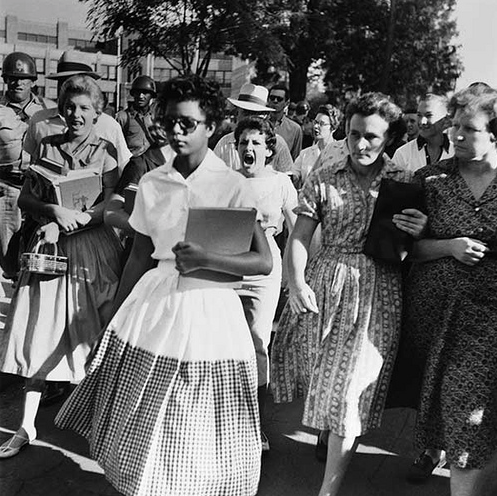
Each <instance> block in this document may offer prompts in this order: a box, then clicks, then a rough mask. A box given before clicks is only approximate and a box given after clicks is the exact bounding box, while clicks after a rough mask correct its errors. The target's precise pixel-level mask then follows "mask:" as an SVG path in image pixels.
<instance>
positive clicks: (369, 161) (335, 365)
mask: <svg viewBox="0 0 497 496" xmlns="http://www.w3.org/2000/svg"><path fill="white" fill-rule="evenodd" d="M400 116H401V111H400V109H399V108H398V107H397V106H396V105H395V104H393V103H392V102H391V101H390V100H389V99H388V97H386V96H385V95H382V94H380V93H368V94H365V95H363V96H362V97H360V98H359V99H358V100H355V101H352V102H351V103H350V104H349V106H348V108H347V113H346V118H347V124H348V129H349V131H348V138H347V139H348V147H349V150H350V152H349V155H348V156H347V157H345V158H344V159H342V160H339V161H337V162H335V163H332V164H329V165H328V166H326V167H322V168H320V169H319V170H317V171H314V172H313V173H311V174H310V176H309V177H308V179H307V181H306V183H305V185H304V188H303V190H302V192H301V195H300V203H299V206H298V207H297V209H296V211H297V213H298V218H297V223H296V226H295V229H294V231H293V233H292V236H291V238H290V240H289V243H288V249H289V252H288V261H289V267H288V270H289V289H290V294H289V301H288V304H287V306H286V307H285V310H284V312H283V315H282V318H281V320H280V325H279V328H278V331H277V333H276V338H275V342H274V345H273V350H272V368H271V377H272V381H273V389H274V395H275V400H276V401H277V402H284V401H291V400H292V399H293V397H294V396H295V395H301V394H305V395H306V401H305V410H304V416H303V423H304V424H305V425H307V426H309V427H314V428H316V429H320V430H323V431H329V435H328V440H327V441H328V452H327V464H326V470H325V475H324V479H323V484H322V487H321V491H320V493H319V495H320V496H325V495H326V496H332V495H335V494H337V491H338V489H339V486H340V483H341V480H342V478H343V475H344V473H345V470H346V467H347V464H348V461H349V459H350V455H351V454H352V453H353V452H354V448H355V445H356V437H357V436H360V435H363V434H365V433H366V432H367V431H368V430H370V429H372V428H374V427H377V426H378V425H379V424H380V421H381V416H382V411H383V405H384V401H385V396H386V391H387V386H388V381H389V378H390V373H391V370H392V366H393V362H394V358H395V352H396V349H397V342H398V336H399V326H400V313H401V285H400V282H401V279H400V270H399V268H398V267H396V266H394V265H391V264H386V263H380V262H376V261H374V260H373V259H372V258H370V257H368V256H366V255H364V254H363V253H362V250H363V245H364V241H365V237H366V233H367V229H368V226H369V223H370V220H371V216H372V213H373V209H374V204H375V199H376V197H377V194H378V188H379V185H380V181H381V179H382V178H390V179H394V180H397V181H403V182H405V181H408V180H409V174H408V173H407V172H405V171H403V170H401V169H399V168H398V167H396V166H395V165H394V164H393V163H392V162H391V161H390V160H389V159H388V157H387V156H386V155H384V153H383V151H384V148H385V146H386V144H387V143H388V142H389V141H390V139H391V138H393V137H394V135H395V131H396V125H397V123H398V119H400V118H401V117H400ZM393 220H394V222H395V224H396V225H397V227H398V228H400V229H402V230H404V231H406V232H408V233H410V234H411V235H413V236H418V235H419V234H420V233H421V232H422V230H423V228H424V226H425V224H426V216H424V215H423V214H422V213H421V212H419V211H417V210H413V209H408V210H404V211H403V212H402V213H399V214H398V215H396V216H395V217H394V219H393ZM318 224H322V231H323V237H322V247H321V249H320V250H319V251H318V252H317V253H316V255H315V256H314V257H313V258H311V260H310V261H309V264H307V256H308V247H309V242H310V240H311V238H312V235H313V233H314V230H315V229H316V227H317V225H318ZM306 265H308V266H307V270H306Z"/></svg>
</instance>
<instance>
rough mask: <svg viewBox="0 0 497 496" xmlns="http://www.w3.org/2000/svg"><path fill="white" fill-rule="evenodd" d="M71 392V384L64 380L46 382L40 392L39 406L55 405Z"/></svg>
mask: <svg viewBox="0 0 497 496" xmlns="http://www.w3.org/2000/svg"><path fill="white" fill-rule="evenodd" d="M70 393H71V385H70V384H69V383H65V382H52V383H48V384H47V385H46V386H45V389H44V390H43V393H42V394H41V399H40V407H47V406H50V405H55V404H56V403H60V402H62V401H64V400H65V399H66V398H67V397H68V396H69V394H70Z"/></svg>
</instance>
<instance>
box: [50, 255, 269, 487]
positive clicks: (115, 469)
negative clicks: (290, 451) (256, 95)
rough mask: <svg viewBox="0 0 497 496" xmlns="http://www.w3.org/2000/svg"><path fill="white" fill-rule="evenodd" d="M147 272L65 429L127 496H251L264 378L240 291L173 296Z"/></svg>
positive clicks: (158, 273)
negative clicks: (260, 379) (87, 446)
mask: <svg viewBox="0 0 497 496" xmlns="http://www.w3.org/2000/svg"><path fill="white" fill-rule="evenodd" d="M176 274H177V273H176V272H175V271H174V269H173V268H172V267H171V264H170V263H165V262H161V263H160V264H159V267H157V268H156V269H153V270H151V271H149V272H147V273H146V274H145V275H144V276H143V277H142V279H141V280H140V281H139V282H138V284H137V285H136V287H135V288H134V290H133V291H132V293H131V294H130V296H129V297H128V298H127V300H126V301H125V302H124V304H123V305H122V307H121V308H120V310H119V311H118V313H117V314H116V316H115V317H114V319H113V320H112V322H111V324H110V325H109V327H108V328H107V330H106V331H105V333H104V336H103V339H102V342H101V343H100V346H99V349H98V352H97V354H96V356H95V358H94V360H93V362H92V364H91V367H90V369H89V371H88V374H87V376H86V378H85V379H84V380H83V381H82V382H81V383H80V384H79V386H78V387H77V388H76V390H75V391H74V392H73V394H72V395H71V397H70V398H69V399H68V400H67V402H66V403H65V404H64V405H63V407H62V409H61V411H60V412H59V413H58V415H57V418H56V424H57V425H58V426H59V427H61V428H70V429H73V430H75V431H76V432H78V433H80V434H81V435H83V436H85V437H86V438H87V439H88V441H89V444H90V452H91V454H92V456H93V457H94V458H95V459H96V460H97V462H98V463H99V464H100V465H101V466H102V468H103V469H104V471H105V475H106V477H107V479H108V480H109V481H110V482H111V484H112V485H113V486H114V487H115V488H116V489H117V490H118V491H120V492H121V493H123V494H124V495H133V496H135V495H139V496H159V495H161V496H165V495H170V496H195V495H198V496H220V495H225V496H238V495H240V496H251V495H255V494H256V492H257V486H258V482H259V473H260V457H261V438H260V427H259V412H258V406H257V367H256V362H255V354H254V349H253V344H252V340H251V337H250V332H249V329H248V327H247V324H246V322H245V318H244V314H243V309H242V306H241V303H240V300H239V298H238V296H237V295H236V293H235V291H234V290H232V289H225V288H209V289H196V290H189V291H185V292H178V291H177V290H176V284H177V275H176Z"/></svg>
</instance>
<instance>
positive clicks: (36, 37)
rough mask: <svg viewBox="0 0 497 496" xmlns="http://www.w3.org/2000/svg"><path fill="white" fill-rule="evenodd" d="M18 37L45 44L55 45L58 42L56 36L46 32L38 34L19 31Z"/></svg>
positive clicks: (20, 39)
mask: <svg viewBox="0 0 497 496" xmlns="http://www.w3.org/2000/svg"><path fill="white" fill-rule="evenodd" d="M17 39H18V40H19V41H30V42H32V43H44V44H45V45H50V44H51V45H55V44H56V43H57V37H56V36H49V35H46V34H36V33H22V32H19V33H17Z"/></svg>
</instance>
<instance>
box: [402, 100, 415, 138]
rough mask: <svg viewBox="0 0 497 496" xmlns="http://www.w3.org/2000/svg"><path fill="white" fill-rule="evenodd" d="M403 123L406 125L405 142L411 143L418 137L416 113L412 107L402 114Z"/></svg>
mask: <svg viewBox="0 0 497 496" xmlns="http://www.w3.org/2000/svg"><path fill="white" fill-rule="evenodd" d="M404 122H405V123H406V126H407V130H406V140H407V141H412V140H414V139H416V138H417V137H418V135H419V126H418V111H417V109H416V108H414V107H410V108H408V109H407V110H406V111H405V112H404Z"/></svg>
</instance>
